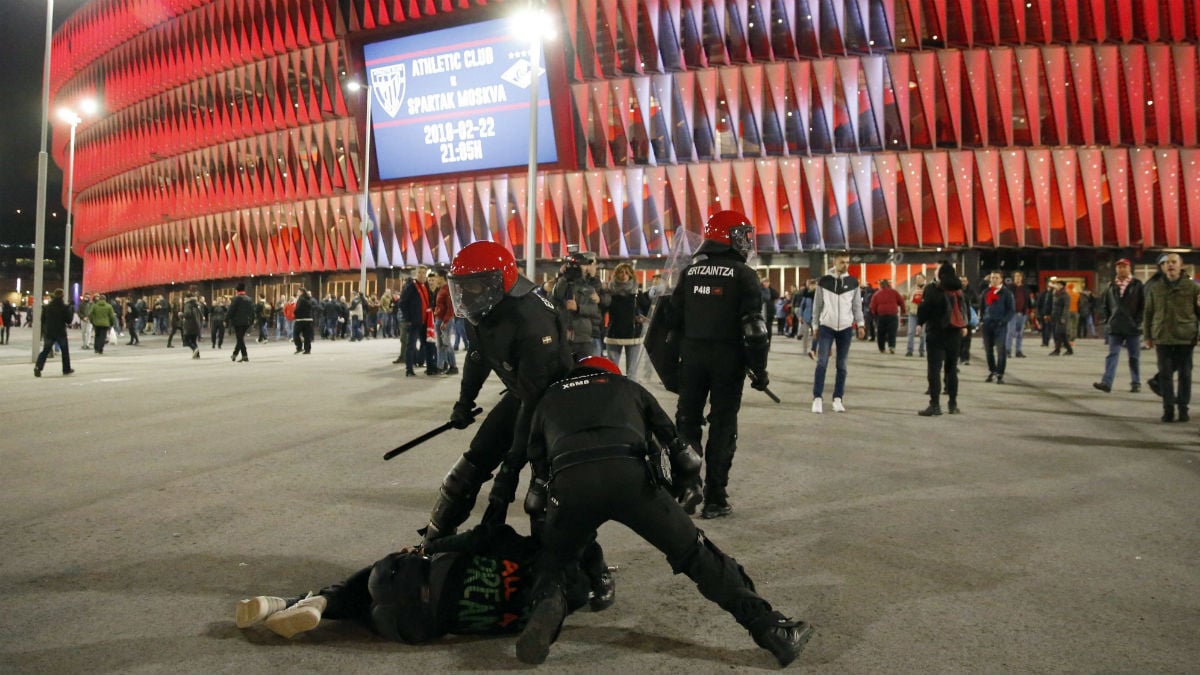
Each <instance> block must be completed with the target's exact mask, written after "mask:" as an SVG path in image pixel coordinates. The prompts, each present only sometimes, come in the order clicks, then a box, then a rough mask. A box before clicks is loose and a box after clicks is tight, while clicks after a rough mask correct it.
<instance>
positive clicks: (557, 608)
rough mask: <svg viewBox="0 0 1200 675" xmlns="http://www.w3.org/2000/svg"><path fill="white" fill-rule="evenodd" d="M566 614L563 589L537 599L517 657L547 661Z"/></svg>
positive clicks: (525, 659) (519, 642)
mask: <svg viewBox="0 0 1200 675" xmlns="http://www.w3.org/2000/svg"><path fill="white" fill-rule="evenodd" d="M566 616H567V603H566V600H564V599H563V595H562V591H561V590H559V591H558V592H555V593H550V594H548V595H547V596H546V597H545V598H543V599H541V600H538V601H536V603H535V604H534V606H533V610H532V611H531V612H530V613H529V623H527V624H525V630H523V631H521V634H520V635H519V636H518V637H517V658H518V659H520V660H521V662H522V663H531V664H534V665H537V664H539V663H545V662H546V657H547V656H549V655H550V645H552V644H554V641H555V640H557V639H558V632H559V631H560V630H562V622H563V619H565V618H566ZM793 658H794V657H793Z"/></svg>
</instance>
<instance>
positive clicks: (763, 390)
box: [746, 368, 783, 403]
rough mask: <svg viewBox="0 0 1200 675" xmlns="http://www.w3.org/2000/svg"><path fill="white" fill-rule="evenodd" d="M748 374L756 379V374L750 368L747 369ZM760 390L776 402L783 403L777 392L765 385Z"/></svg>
mask: <svg viewBox="0 0 1200 675" xmlns="http://www.w3.org/2000/svg"><path fill="white" fill-rule="evenodd" d="M746 374H747V375H749V376H750V379H751V380H753V379H754V374H753V373H752V371H751V370H750V369H749V368H747V369H746ZM759 391H761V392H762V393H764V394H766V395H767V396H770V397H771V400H772V401H775V402H776V403H783V401H780V400H779V397H778V396H776V395H775V392H773V391H771V390H770V389H768V388H767V387H763V388H762V389H759Z"/></svg>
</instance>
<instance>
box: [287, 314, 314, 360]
mask: <svg viewBox="0 0 1200 675" xmlns="http://www.w3.org/2000/svg"><path fill="white" fill-rule="evenodd" d="M312 341H313V322H312V319H296V323H294V324H292V342H293V343H295V345H296V351H298V352H299V351H303V352H304V353H305V354H308V353H310V352H312Z"/></svg>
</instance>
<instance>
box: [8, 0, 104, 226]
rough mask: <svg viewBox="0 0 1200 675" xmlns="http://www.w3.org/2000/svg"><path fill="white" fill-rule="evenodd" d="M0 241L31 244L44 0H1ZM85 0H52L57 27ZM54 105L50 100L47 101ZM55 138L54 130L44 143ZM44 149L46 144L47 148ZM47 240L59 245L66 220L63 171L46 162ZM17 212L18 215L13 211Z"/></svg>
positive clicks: (35, 192)
mask: <svg viewBox="0 0 1200 675" xmlns="http://www.w3.org/2000/svg"><path fill="white" fill-rule="evenodd" d="M0 2H3V5H4V12H3V19H0V55H2V62H3V67H2V68H0V92H3V100H0V244H25V243H28V244H32V243H33V239H34V222H35V217H34V210H35V209H36V207H37V160H38V147H39V146H40V144H41V106H42V60H43V57H44V52H45V48H46V43H45V34H46V2H45V0H15V1H14V0H0ZM85 4H87V0H56V2H54V23H55V29H56V30H57V27H58V26H60V25H62V23H63V22H64V21H66V20H67V18H68V17H70V16H71V14H73V13H74V12H75V11H76V10H78V9H79V8H80V7H82V6H83V5H85ZM51 105H53V101H52V102H51ZM52 141H53V135H51V136H50V138H49V139H48V140H47V143H49V142H52ZM47 151H50V148H49V147H47ZM47 175H48V176H49V181H50V187H49V189H48V191H47V193H46V205H47V210H48V211H51V212H57V213H58V217H57V218H55V217H52V216H49V215H47V218H46V244H47V246H51V245H61V243H62V238H63V226H64V225H65V223H66V217H65V215H66V214H65V213H64V211H63V208H62V198H63V194H62V182H63V172H62V171H61V170H59V168H58V167H57V166H56V165H55V164H54V160H53V158H51V159H50V162H49V171H48V174H47ZM18 209H20V210H21V212H22V213H21V214H20V215H17V213H16V212H17V210H18Z"/></svg>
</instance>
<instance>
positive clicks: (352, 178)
mask: <svg viewBox="0 0 1200 675" xmlns="http://www.w3.org/2000/svg"><path fill="white" fill-rule="evenodd" d="M526 5H527V3H525V2H521V1H518V2H484V0H395V1H382V0H95V1H94V2H92V3H90V4H88V5H87V6H86V7H84V8H83V9H81V10H80V11H79V12H78V13H77V14H75V15H74V16H73V17H72V18H71V19H70V20H69V21H68V22H67V23H66V24H65V25H64V26H63V27H62V28H61V29H60V30H59V31H58V32H57V33H56V35H55V37H54V43H53V56H52V62H53V64H54V65H53V70H52V77H51V80H52V82H51V86H52V97H53V100H54V101H55V103H56V104H70V103H71V102H72V101H75V100H77V99H79V98H82V97H84V96H93V97H96V98H98V99H99V100H100V101H102V103H103V107H104V110H105V114H104V115H103V116H102V117H100V118H97V119H95V120H85V121H84V122H83V123H82V124H81V125H80V126H79V128H78V141H77V145H76V161H75V190H76V201H75V211H74V222H75V234H74V246H73V249H74V251H75V253H76V254H77V255H79V256H80V257H81V258H82V259H83V261H84V276H83V279H84V285H83V288H84V290H85V291H113V290H121V289H129V288H144V287H153V286H164V285H167V284H171V283H187V282H199V281H206V282H210V281H218V280H230V279H238V278H245V277H249V276H251V275H254V276H256V277H264V276H267V277H274V278H285V277H287V276H288V275H301V276H300V278H304V276H303V275H310V277H309V278H311V276H312V275H320V277H319V278H318V279H316V281H317V283H325V284H327V283H329V282H331V281H332V280H335V279H341V278H344V279H350V280H352V279H356V278H357V270H358V269H359V266H360V262H361V258H360V256H364V255H365V257H366V266H367V268H368V269H369V270H372V275H371V285H375V284H382V283H384V282H385V281H386V280H387V279H389V278H390V277H391V276H393V275H394V274H395V273H396V272H394V271H393V270H394V269H398V268H402V267H406V266H411V265H414V264H417V263H425V264H436V263H446V262H448V261H449V260H450V259H451V258H452V257H453V255H454V253H455V252H456V251H457V250H458V249H459V248H461V247H462V246H465V245H467V244H469V243H471V242H472V241H476V240H480V239H491V240H495V241H498V242H500V243H503V244H505V245H507V246H509V247H511V248H512V249H513V251H514V253H515V254H516V255H517V257H518V258H523V257H524V256H525V255H526V253H525V251H524V241H525V228H526V227H527V226H528V225H529V224H530V223H533V224H534V227H535V228H536V241H537V250H536V252H535V253H536V256H537V257H538V258H539V259H540V260H544V261H546V262H547V263H549V262H552V261H553V260H555V259H557V258H559V257H561V256H562V255H563V253H564V252H565V250H566V247H567V245H574V244H577V245H578V246H579V247H580V248H581V249H583V250H589V251H595V252H597V253H598V254H599V255H600V256H601V257H602V258H633V259H639V260H645V261H647V263H646V265H645V266H644V267H643V269H645V267H648V266H652V265H653V260H655V259H657V258H658V257H660V256H663V255H666V254H669V253H670V251H669V248H670V243H671V241H672V236H673V235H674V233H675V232H676V231H677V230H679V229H681V228H687V229H689V230H693V231H697V232H698V231H699V228H700V226H701V224H702V222H703V219H704V217H705V216H706V215H707V214H708V213H710V212H711V211H713V210H716V209H724V208H732V209H738V210H742V211H744V212H745V213H746V214H747V215H749V216H750V218H751V219H752V220H753V222H754V223H755V224H756V225H757V227H758V249H759V252H760V255H761V259H762V260H763V261H764V262H767V263H771V262H772V261H774V262H775V263H776V264H800V263H799V261H804V260H807V258H806V254H808V253H810V252H821V251H825V250H833V249H843V248H847V249H850V250H852V251H855V252H860V253H863V254H865V255H868V256H869V255H871V254H873V253H874V252H880V254H881V255H886V254H887V253H889V252H890V251H893V250H895V251H917V250H928V251H934V250H939V249H940V250H946V251H964V252H965V251H970V252H972V253H971V254H972V255H975V256H982V257H983V258H982V259H983V260H987V259H989V258H988V256H989V255H993V254H997V253H1000V254H1002V253H1004V252H1016V253H1022V252H1024V253H1031V252H1032V254H1037V252H1039V251H1052V252H1053V251H1059V252H1068V251H1070V252H1084V255H1083V256H1082V257H1081V258H1080V260H1086V261H1087V264H1088V266H1090V267H1091V268H1093V269H1095V268H1096V267H1097V266H1098V265H1099V264H1100V263H1101V262H1102V261H1103V260H1106V259H1111V258H1112V256H1113V255H1114V254H1115V253H1116V252H1117V251H1118V250H1119V251H1121V252H1122V253H1123V254H1125V253H1132V254H1133V255H1140V256H1143V260H1144V259H1147V258H1148V257H1149V253H1150V252H1151V251H1156V250H1161V249H1192V248H1195V247H1198V246H1200V143H1198V138H1197V136H1198V132H1200V112H1198V111H1200V54H1198V50H1197V42H1198V37H1200V9H1197V3H1195V2H1193V1H1192V0H1132V1H1130V0H1078V1H1076V0H1067V1H1066V2H1063V1H1062V0H994V1H988V2H984V1H981V0H598V1H597V0H551V1H550V2H549V7H548V9H549V10H550V12H551V13H552V14H553V16H554V17H555V21H556V25H557V26H558V36H557V38H556V39H555V41H554V42H551V43H549V44H548V46H547V51H548V52H553V54H552V55H551V56H550V57H549V60H550V61H551V66H552V68H551V70H552V72H551V77H557V78H559V82H560V83H561V87H560V92H559V93H560V96H559V100H557V101H556V109H555V118H556V123H557V124H558V125H559V137H560V138H564V139H566V140H567V142H568V143H569V144H570V145H572V146H573V154H574V157H573V158H572V159H571V160H570V161H569V162H568V164H569V165H566V166H564V165H561V164H560V165H559V166H556V167H554V168H550V169H543V170H542V171H541V172H540V173H539V174H538V180H537V184H536V186H535V187H534V189H536V190H537V198H536V204H537V205H538V206H537V209H536V213H534V214H530V213H528V212H527V210H526V194H527V190H529V189H530V186H529V184H528V181H527V179H526V174H525V168H524V167H516V168H513V169H512V170H511V171H507V172H501V173H489V174H486V175H456V176H450V177H439V178H434V179H428V180H419V181H416V182H411V181H405V182H393V183H385V182H379V181H377V179H375V178H372V180H371V183H370V185H371V189H370V201H371V212H372V216H373V220H374V221H375V225H374V227H373V229H372V232H371V235H370V238H369V242H370V244H369V247H368V250H366V251H365V252H364V251H360V244H359V242H360V239H359V227H360V222H361V220H362V217H363V214H362V213H361V205H362V200H361V192H362V187H363V183H362V181H363V176H362V167H363V164H364V162H363V156H362V153H363V147H364V128H365V120H364V117H365V115H364V98H363V94H362V93H359V92H353V91H351V90H350V89H348V88H347V84H348V83H349V82H350V81H351V80H356V79H359V78H361V77H362V63H361V61H362V51H361V47H362V44H363V43H364V42H367V41H371V40H374V39H382V38H384V37H388V36H392V35H398V34H404V33H412V32H422V31H425V30H429V29H433V28H437V27H444V26H447V25H453V24H455V23H464V22H474V21H478V20H480V19H482V18H488V17H494V16H499V15H502V14H505V13H513V12H515V11H517V10H519V9H523V8H525V6H526ZM504 131H505V132H511V133H516V134H525V133H527V130H526V129H513V130H504ZM68 132H69V128H68V126H67V125H65V124H63V123H61V122H58V121H57V120H56V121H55V128H54V143H53V152H54V159H55V161H57V162H58V164H59V165H60V166H66V141H67V135H68ZM567 154H572V153H567ZM993 257H994V255H993ZM864 259H865V258H864ZM977 260H978V258H977ZM804 266H805V267H807V262H805V263H804ZM311 287H312V286H310V288H311ZM370 290H373V289H370Z"/></svg>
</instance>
